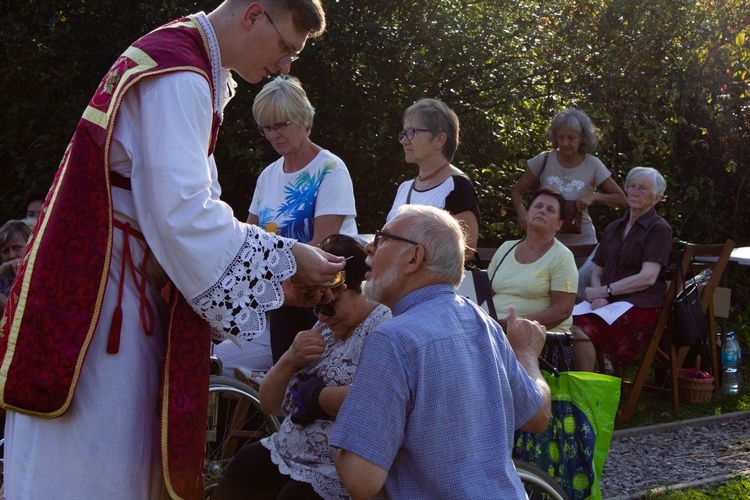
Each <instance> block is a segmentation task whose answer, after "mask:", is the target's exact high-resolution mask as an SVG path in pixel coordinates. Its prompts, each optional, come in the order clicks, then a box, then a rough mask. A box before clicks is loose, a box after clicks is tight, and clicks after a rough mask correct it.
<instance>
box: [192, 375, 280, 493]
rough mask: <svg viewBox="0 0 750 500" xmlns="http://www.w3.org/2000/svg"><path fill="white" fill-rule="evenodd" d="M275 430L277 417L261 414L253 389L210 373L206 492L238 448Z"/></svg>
mask: <svg viewBox="0 0 750 500" xmlns="http://www.w3.org/2000/svg"><path fill="white" fill-rule="evenodd" d="M278 430H279V420H278V419H277V418H276V416H274V415H267V414H265V413H263V411H262V410H261V408H260V399H259V398H258V392H257V391H256V390H255V389H253V388H251V387H250V386H248V385H247V384H244V383H242V382H240V381H239V380H235V379H233V378H229V377H222V376H217V375H212V376H211V380H210V382H209V387H208V419H207V421H206V458H205V461H204V468H203V475H204V481H205V487H206V492H209V491H211V490H213V487H214V486H213V485H215V484H216V483H217V482H218V481H219V479H220V478H221V475H222V474H223V473H224V469H225V468H226V466H227V464H228V463H229V461H230V460H231V459H232V457H233V456H234V455H235V453H237V451H238V450H239V449H240V448H242V447H243V446H245V445H246V444H248V443H253V442H255V441H259V440H261V439H263V438H264V437H267V436H270V435H271V434H273V433H274V432H277V431H278Z"/></svg>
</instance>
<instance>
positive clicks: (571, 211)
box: [558, 200, 583, 234]
mask: <svg viewBox="0 0 750 500" xmlns="http://www.w3.org/2000/svg"><path fill="white" fill-rule="evenodd" d="M582 216H583V212H582V211H581V210H578V200H567V201H566V202H565V220H564V221H563V225H562V227H561V228H560V230H559V231H558V233H567V234H581V217H582Z"/></svg>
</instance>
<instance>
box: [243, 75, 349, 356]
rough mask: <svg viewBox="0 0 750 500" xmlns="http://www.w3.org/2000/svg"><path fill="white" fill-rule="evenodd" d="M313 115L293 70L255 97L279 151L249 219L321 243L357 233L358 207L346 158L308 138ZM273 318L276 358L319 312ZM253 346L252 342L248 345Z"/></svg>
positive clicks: (291, 311) (262, 126) (262, 125)
mask: <svg viewBox="0 0 750 500" xmlns="http://www.w3.org/2000/svg"><path fill="white" fill-rule="evenodd" d="M314 116H315V109H314V108H313V106H312V104H311V103H310V100H309V99H308V98H307V94H306V93H305V90H304V89H303V88H302V84H301V83H300V81H299V80H298V79H297V78H294V77H292V76H288V75H281V76H278V77H276V78H274V79H273V80H271V81H270V82H269V83H267V84H266V85H265V86H264V87H263V89H261V91H260V92H259V93H258V95H257V96H256V97H255V101H254V103H253V118H255V122H256V123H257V124H258V130H259V131H260V133H261V134H263V135H264V136H265V137H266V139H268V142H270V143H271V146H273V148H274V149H275V150H276V152H277V153H278V154H279V155H281V157H280V158H279V159H278V160H276V161H275V162H273V163H271V164H270V165H268V166H267V167H266V168H265V169H264V170H263V172H261V174H260V176H259V177H258V180H257V182H256V184H255V192H254V193H253V199H252V202H251V204H250V210H249V214H248V216H247V222H248V224H255V225H257V226H260V227H261V228H263V229H264V230H265V231H269V232H274V233H278V234H280V235H281V236H285V237H287V238H294V239H296V240H298V241H301V242H303V243H308V244H310V245H316V246H317V245H319V244H320V242H321V241H323V240H324V239H325V238H327V237H328V236H330V235H332V234H339V233H340V234H346V235H349V236H356V234H357V224H356V222H355V217H356V216H357V210H356V207H355V203H354V187H353V186H352V179H351V177H350V176H349V171H348V170H347V168H346V165H345V164H344V162H343V161H342V160H341V158H339V157H338V156H336V155H334V154H333V153H331V152H330V151H328V150H327V149H323V148H321V147H320V146H318V145H317V144H315V143H314V142H312V141H311V140H310V131H311V130H312V125H313V117H314ZM269 320H270V321H269V323H270V344H271V350H272V353H273V356H272V359H270V360H269V359H268V357H266V360H267V362H268V361H271V362H273V361H275V360H277V359H278V358H279V357H280V356H281V355H282V354H283V353H284V352H286V350H287V349H288V348H289V346H290V345H291V343H292V340H294V336H295V335H296V334H297V332H299V331H301V330H307V329H309V328H310V327H312V325H313V324H314V323H315V320H316V318H315V316H313V315H312V314H310V312H309V311H307V310H305V309H302V308H295V307H286V306H284V307H281V308H279V309H277V310H274V311H273V312H270V313H269ZM255 347H260V345H258V346H255ZM255 347H253V346H250V345H248V346H247V348H246V350H247V349H249V351H253V350H254V349H255ZM229 348H230V349H231V348H232V346H230V347H229ZM251 354H252V355H255V354H257V353H252V352H248V356H250V355H251ZM267 362H266V363H267ZM256 365H257V363H256ZM247 368H249V369H259V368H260V367H259V366H252V367H250V366H247Z"/></svg>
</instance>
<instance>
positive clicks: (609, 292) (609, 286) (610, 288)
mask: <svg viewBox="0 0 750 500" xmlns="http://www.w3.org/2000/svg"><path fill="white" fill-rule="evenodd" d="M607 296H608V297H609V298H610V299H611V298H612V285H607Z"/></svg>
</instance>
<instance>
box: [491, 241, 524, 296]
mask: <svg viewBox="0 0 750 500" xmlns="http://www.w3.org/2000/svg"><path fill="white" fill-rule="evenodd" d="M522 241H523V240H518V241H516V244H515V245H513V246H512V247H510V248H509V249H508V251H507V252H505V255H503V258H502V259H500V262H498V264H497V267H496V268H495V270H494V271H493V272H492V278H490V286H492V282H493V281H495V275H496V274H497V270H498V269H500V266H501V265H503V262H504V261H505V257H507V256H508V254H509V253H510V252H511V250H513V249H514V248H516V247H517V246H518V245H520V244H521V242H522Z"/></svg>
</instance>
